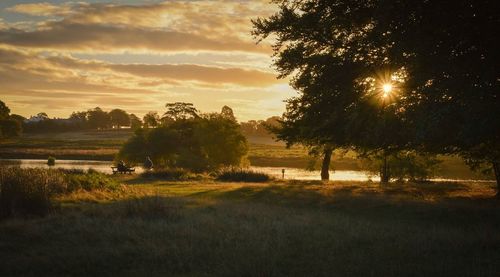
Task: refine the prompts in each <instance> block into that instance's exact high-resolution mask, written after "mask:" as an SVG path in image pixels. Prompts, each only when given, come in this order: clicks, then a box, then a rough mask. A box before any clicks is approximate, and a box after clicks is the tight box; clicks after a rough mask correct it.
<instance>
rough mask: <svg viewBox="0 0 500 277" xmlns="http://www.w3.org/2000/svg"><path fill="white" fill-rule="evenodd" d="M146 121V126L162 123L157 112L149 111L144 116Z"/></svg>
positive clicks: (143, 119)
mask: <svg viewBox="0 0 500 277" xmlns="http://www.w3.org/2000/svg"><path fill="white" fill-rule="evenodd" d="M142 121H143V122H144V128H149V127H156V126H158V124H159V123H160V116H159V115H158V113H157V112H148V113H147V114H145V115H144V117H143V118H142Z"/></svg>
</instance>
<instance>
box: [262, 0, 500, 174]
mask: <svg viewBox="0 0 500 277" xmlns="http://www.w3.org/2000/svg"><path fill="white" fill-rule="evenodd" d="M275 2H277V3H278V4H279V6H280V10H279V11H278V12H277V13H276V14H274V15H272V16H270V17H269V18H265V19H262V18H261V19H257V20H254V26H255V28H254V35H255V36H256V37H257V38H258V39H265V38H267V37H269V36H273V37H275V38H276V41H275V43H274V51H275V66H276V68H277V70H278V72H279V73H280V76H281V77H285V76H290V75H291V76H292V79H291V80H292V81H291V85H292V86H293V87H294V88H295V89H297V90H298V91H299V93H300V95H299V96H298V97H296V98H292V99H289V101H288V105H287V111H286V113H285V114H284V120H283V126H284V127H283V129H282V130H281V131H280V132H279V134H278V137H279V138H281V139H283V140H285V141H287V142H288V143H302V144H306V145H308V144H309V145H327V144H330V145H333V146H335V147H339V146H340V147H358V148H361V149H374V150H377V149H384V150H387V149H389V150H391V149H392V150H393V151H398V150H401V149H418V150H419V151H432V152H436V153H461V154H462V155H463V156H465V157H470V158H471V160H474V159H475V160H477V159H479V160H488V161H489V162H491V163H492V164H493V165H495V164H496V165H497V167H498V161H499V155H498V153H499V141H500V136H499V132H500V131H499V128H498V127H497V126H499V117H498V112H499V111H500V105H499V96H498V93H499V79H498V76H499V74H498V73H499V72H498V69H497V65H498V60H500V59H499V57H498V55H499V52H498V51H497V50H496V48H497V45H498V38H497V36H495V34H496V33H498V28H499V26H500V24H499V19H498V16H497V14H498V8H496V7H497V5H496V3H495V2H494V1H481V2H477V1H473V0H459V1H454V2H453V4H451V3H450V2H449V1H416V0H413V1H355V0H305V1H304V0H284V1H275ZM387 84H390V85H391V86H392V87H394V92H393V94H392V95H393V96H394V97H393V98H390V97H389V96H391V95H387V94H386V93H385V92H384V86H386V85H387ZM381 100H383V102H382V103H381ZM389 100H390V101H389ZM494 167H495V166H494ZM497 176H498V175H497Z"/></svg>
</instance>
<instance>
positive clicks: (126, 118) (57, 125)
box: [19, 107, 143, 133]
mask: <svg viewBox="0 0 500 277" xmlns="http://www.w3.org/2000/svg"><path fill="white" fill-rule="evenodd" d="M36 118H37V119H38V120H36V121H29V120H28V121H26V118H22V119H20V120H19V121H20V122H21V123H22V124H23V129H24V131H25V132H26V133H45V132H70V131H81V130H103V129H111V128H114V129H120V128H122V127H130V128H131V129H134V130H135V129H138V128H141V127H142V124H143V123H142V120H141V119H140V118H139V117H137V116H136V115H135V114H129V113H127V112H126V111H124V110H122V109H113V110H111V111H109V112H106V111H104V110H103V109H101V108H100V107H96V108H94V109H90V110H88V111H76V112H73V113H72V114H71V115H70V116H69V118H67V119H66V118H52V119H51V118H50V117H48V116H47V114H46V113H43V112H42V113H38V114H37V116H36Z"/></svg>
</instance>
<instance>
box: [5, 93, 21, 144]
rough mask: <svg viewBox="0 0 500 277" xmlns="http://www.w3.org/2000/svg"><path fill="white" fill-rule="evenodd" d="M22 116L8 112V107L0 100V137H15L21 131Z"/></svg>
mask: <svg viewBox="0 0 500 277" xmlns="http://www.w3.org/2000/svg"><path fill="white" fill-rule="evenodd" d="M22 118H23V117H22V116H20V115H16V114H12V115H11V114H10V109H9V107H7V105H5V103H4V102H3V101H1V100H0V138H11V137H17V136H19V135H20V134H21V132H22V125H21V124H22Z"/></svg>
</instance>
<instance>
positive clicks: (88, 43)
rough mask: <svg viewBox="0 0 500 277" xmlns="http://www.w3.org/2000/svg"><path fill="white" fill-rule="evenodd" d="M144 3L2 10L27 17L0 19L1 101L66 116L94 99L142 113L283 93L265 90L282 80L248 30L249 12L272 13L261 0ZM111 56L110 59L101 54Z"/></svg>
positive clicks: (257, 110) (256, 100)
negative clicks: (169, 104) (166, 105)
mask: <svg viewBox="0 0 500 277" xmlns="http://www.w3.org/2000/svg"><path fill="white" fill-rule="evenodd" d="M147 2H149V4H144V3H143V4H137V5H122V4H103V3H92V4H89V3H82V2H67V3H65V4H51V3H38V4H19V5H14V6H12V7H10V8H8V11H9V12H11V13H22V14H27V15H30V17H15V16H13V17H9V18H23V19H24V20H28V21H22V22H15V21H5V19H4V20H1V19H0V84H1V86H0V95H1V98H2V100H4V101H6V102H8V104H9V105H11V109H12V110H13V111H14V112H16V113H19V114H24V115H29V114H30V113H34V111H40V110H45V111H46V112H48V113H49V114H51V115H54V114H55V115H56V116H67V114H70V113H71V111H74V110H82V109H88V108H92V107H95V106H101V107H103V108H116V107H121V108H124V109H126V110H127V111H129V112H134V113H136V114H141V113H143V112H147V111H149V110H155V109H156V110H161V109H162V107H163V105H164V103H165V102H167V101H187V102H193V103H194V104H195V105H196V106H197V107H198V108H200V109H202V110H204V111H207V112H210V111H217V110H220V106H221V105H222V104H223V103H221V102H220V100H221V99H241V102H237V101H236V102H231V103H234V105H235V106H234V107H233V108H235V111H238V110H240V111H242V112H243V113H244V117H249V116H252V117H253V118H259V117H260V116H259V115H262V116H267V115H268V114H270V113H276V111H277V110H279V109H281V110H282V109H283V106H284V104H283V103H282V102H281V100H280V99H282V97H284V95H286V94H285V93H282V92H280V91H275V89H273V88H275V87H277V86H278V85H280V84H281V85H283V84H285V83H286V80H276V79H275V74H273V73H272V72H269V69H268V68H267V65H268V64H269V63H270V60H269V58H268V57H269V55H270V53H271V48H270V47H269V45H266V44H259V45H255V42H254V40H253V39H252V37H251V36H250V29H251V28H252V26H251V23H250V19H251V18H255V17H257V16H267V15H269V14H270V13H272V12H273V7H272V5H269V4H268V0H262V1H261V0H255V1H229V0H228V1H207V0H201V1H176V0H172V1H166V2H163V3H155V4H151V3H150V2H151V1H147ZM33 16H38V17H33ZM11 20H12V19H11ZM127 55H136V56H137V57H138V58H137V59H136V58H131V57H128V58H126V56H127ZM75 56H78V57H80V58H75ZM111 56H113V57H115V58H113V59H112V60H113V62H111V61H110V60H109V59H106V58H105V57H108V58H109V57H111ZM142 56H148V59H145V60H142V59H141V58H140V57H142ZM155 57H162V58H161V59H158V60H154V61H151V59H155ZM95 58H100V59H101V60H95ZM134 59H135V60H134ZM106 60H108V61H106ZM148 61H149V62H150V64H148ZM264 98H266V99H269V100H267V101H268V102H269V101H270V102H271V103H274V102H276V103H277V104H276V105H275V106H273V105H268V104H266V103H267V102H266V103H264V102H262V101H261V100H262V99H264ZM261 104H266V105H265V107H267V108H266V110H265V111H264V110H263V109H262V108H261V107H259V105H261ZM50 109H51V110H50ZM243 119H244V118H243Z"/></svg>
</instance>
